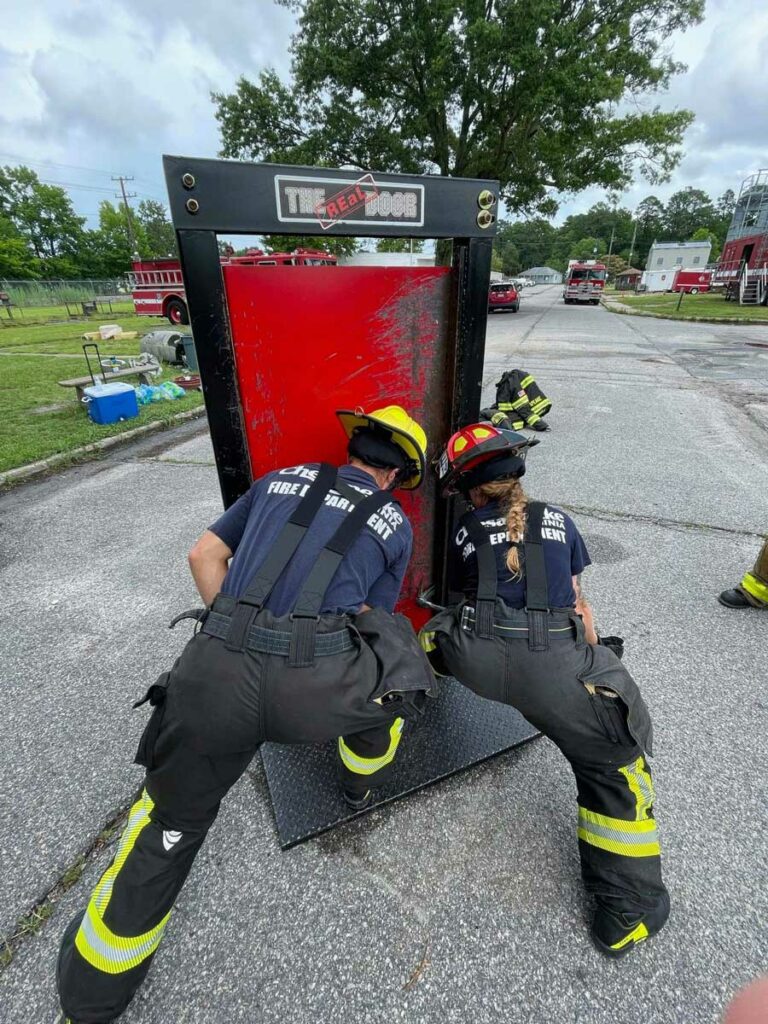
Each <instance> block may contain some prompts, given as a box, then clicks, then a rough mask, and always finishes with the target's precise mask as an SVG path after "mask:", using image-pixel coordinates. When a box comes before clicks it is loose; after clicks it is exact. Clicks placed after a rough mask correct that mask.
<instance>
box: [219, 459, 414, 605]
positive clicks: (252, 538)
mask: <svg viewBox="0 0 768 1024" xmlns="http://www.w3.org/2000/svg"><path fill="white" fill-rule="evenodd" d="M317 470H318V464H317V463H309V464H307V465H301V466H289V467H288V468H287V469H278V470H275V471H274V472H272V473H267V474H266V476H263V477H261V478H260V479H259V480H257V481H256V482H255V483H254V484H252V486H251V488H250V490H248V491H247V492H246V493H245V494H244V495H243V496H242V497H241V498H239V499H238V500H237V501H236V502H235V503H234V505H232V506H231V507H230V508H228V509H227V511H226V512H225V513H224V515H223V516H221V518H220V519H217V520H216V522H215V523H214V524H213V525H212V526H210V527H209V529H210V530H211V531H212V532H213V533H215V534H216V536H217V537H219V538H220V539H221V540H223V541H224V543H225V544H226V545H227V547H228V548H230V549H231V550H232V551H233V552H234V557H233V559H232V561H231V562H230V564H229V571H228V572H227V575H226V577H225V578H224V583H223V584H222V587H221V592H222V593H223V594H229V595H231V596H233V597H239V596H240V595H241V594H242V593H243V592H244V591H245V590H246V588H247V586H248V584H249V583H250V581H251V579H252V577H253V575H254V573H255V572H256V570H257V569H258V568H259V566H260V565H261V564H262V562H263V561H264V559H265V558H266V556H267V554H268V553H269V551H270V550H271V548H272V546H273V544H274V543H275V541H276V540H277V537H278V535H279V533H280V531H281V530H282V528H283V526H285V524H286V522H287V521H288V520H289V519H290V517H291V515H292V514H293V511H294V509H295V508H296V506H297V505H298V504H299V501H300V500H301V498H302V497H303V496H304V494H305V493H306V491H307V489H308V488H309V485H310V483H311V482H312V481H313V480H314V479H315V477H316V476H317ZM339 473H340V476H341V479H342V480H343V481H344V482H345V483H346V484H348V485H349V486H350V487H353V488H354V489H355V490H356V491H359V492H360V493H361V495H367V494H371V493H373V491H375V490H377V488H376V481H375V480H374V479H373V477H372V476H370V474H368V473H366V472H365V471H364V470H362V469H359V468H358V467H357V466H342V467H341V469H340V470H339ZM350 510H351V505H350V502H349V501H347V499H346V498H344V497H343V496H342V495H340V494H339V493H338V492H336V491H331V493H330V494H329V495H328V496H327V497H326V499H325V503H324V505H322V506H321V507H320V510H319V512H318V513H317V515H316V516H315V520H314V522H313V524H312V526H311V527H310V529H309V530H308V531H307V533H306V534H305V536H304V539H303V540H302V542H301V544H300V545H299V547H298V548H297V550H296V552H295V553H294V555H293V558H292V559H291V561H290V562H289V563H288V567H287V569H286V570H285V572H284V573H283V576H282V577H281V579H279V580H278V582H277V583H276V584H275V587H274V590H273V591H272V593H271V595H270V597H269V599H268V600H267V604H266V606H267V608H269V610H270V611H271V612H273V613H274V614H275V615H285V614H287V613H288V612H290V611H291V610H292V609H293V607H294V605H295V603H296V599H297V598H298V596H299V594H300V592H301V588H302V586H303V584H304V581H305V580H306V578H307V576H308V575H309V572H310V570H311V569H312V566H313V565H314V563H315V560H316V559H317V556H318V555H319V554H320V551H321V550H322V548H323V547H324V546H325V545H326V544H327V543H328V541H329V540H330V539H331V537H332V536H333V535H334V533H335V532H336V530H337V529H338V528H339V526H340V525H341V523H342V522H343V520H344V517H345V516H346V515H347V513H348V512H349V511H350ZM412 547H413V532H412V530H411V524H410V523H409V522H408V520H407V519H406V517H405V514H404V512H403V510H402V508H401V507H400V505H399V504H398V503H397V501H395V500H394V499H393V500H392V501H390V502H389V503H388V504H386V505H385V506H384V507H383V508H382V509H380V511H379V512H376V513H374V515H372V516H371V517H370V519H369V520H368V522H367V523H366V525H365V527H364V528H363V531H362V533H361V534H360V535H359V536H358V537H357V539H356V540H355V541H354V542H353V544H352V547H351V548H350V549H349V551H348V552H347V554H346V555H345V556H344V558H343V560H342V562H341V565H340V566H339V568H338V569H337V570H336V575H335V576H334V577H333V580H332V581H331V584H330V586H329V587H328V590H327V591H326V594H325V600H324V602H323V607H322V609H321V610H322V611H323V612H331V613H334V614H335V613H341V612H349V613H354V612H357V611H359V610H360V606H361V605H362V604H367V605H370V606H371V607H372V608H373V607H378V608H385V609H386V610H387V611H390V612H391V611H392V609H393V608H394V606H395V602H396V601H397V598H398V596H399V594H400V587H401V586H402V582H403V576H404V575H405V570H406V567H407V565H408V560H409V559H410V557H411V548H412Z"/></svg>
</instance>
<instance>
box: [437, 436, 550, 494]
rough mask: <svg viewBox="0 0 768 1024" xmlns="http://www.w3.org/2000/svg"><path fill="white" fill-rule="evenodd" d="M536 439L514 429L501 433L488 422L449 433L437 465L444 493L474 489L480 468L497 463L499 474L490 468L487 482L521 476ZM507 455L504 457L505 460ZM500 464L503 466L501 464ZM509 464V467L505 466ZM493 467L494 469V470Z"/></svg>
mask: <svg viewBox="0 0 768 1024" xmlns="http://www.w3.org/2000/svg"><path fill="white" fill-rule="evenodd" d="M538 443H539V441H538V438H532V437H526V436H525V434H518V433H517V432H516V431H514V430H500V429H499V428H497V427H494V426H493V425H492V424H490V423H470V424H469V426H467V427H462V428H461V430H457V431H456V433H455V434H452V435H451V437H450V438H449V439H448V443H447V444H446V446H445V449H444V450H443V452H442V453H441V455H440V457H439V459H438V460H437V463H436V469H437V476H438V479H439V480H440V483H441V484H442V485H443V489H444V493H445V494H455V493H456V492H457V491H464V490H466V489H467V487H466V486H462V483H464V484H468V486H470V487H472V486H475V483H477V482H480V481H479V480H477V481H475V480H474V478H475V477H477V476H478V474H477V473H476V472H475V471H476V470H477V469H478V467H479V466H482V465H483V464H484V463H487V462H490V461H491V460H493V461H494V462H495V461H496V460H499V462H498V470H499V472H498V474H495V473H492V471H491V470H490V467H489V472H488V473H487V474H482V475H483V476H487V478H488V479H492V478H494V477H496V478H498V479H501V478H504V477H514V476H522V474H523V472H524V471H525V454H526V449H528V448H530V447H532V446H533V445H535V444H538ZM505 456H506V458H504V457H505ZM502 463H503V464H502ZM507 463H509V465H507ZM494 468H496V467H494Z"/></svg>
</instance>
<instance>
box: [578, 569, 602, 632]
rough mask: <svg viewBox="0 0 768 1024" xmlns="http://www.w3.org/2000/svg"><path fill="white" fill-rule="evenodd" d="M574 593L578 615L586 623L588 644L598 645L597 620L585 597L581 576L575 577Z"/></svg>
mask: <svg viewBox="0 0 768 1024" xmlns="http://www.w3.org/2000/svg"><path fill="white" fill-rule="evenodd" d="M573 591H574V593H575V594H576V614H577V615H580V616H581V618H582V620H583V622H584V632H585V636H586V641H587V643H588V644H596V643H597V632H596V631H595V620H594V618H593V617H592V606H591V605H590V603H589V601H588V600H587V599H586V597H584V592H583V591H582V589H581V576H574V577H573Z"/></svg>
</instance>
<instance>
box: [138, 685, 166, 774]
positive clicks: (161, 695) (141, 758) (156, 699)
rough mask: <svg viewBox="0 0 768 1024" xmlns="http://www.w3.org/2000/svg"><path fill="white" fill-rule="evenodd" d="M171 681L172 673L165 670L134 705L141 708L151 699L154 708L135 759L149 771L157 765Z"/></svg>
mask: <svg viewBox="0 0 768 1024" xmlns="http://www.w3.org/2000/svg"><path fill="white" fill-rule="evenodd" d="M170 681H171V673H170V672H163V673H162V675H160V676H158V677H157V679H156V680H155V682H154V683H152V685H151V686H150V687H149V689H148V690H147V692H146V693H145V694H144V696H143V697H142V699H141V700H137V701H136V703H135V704H134V705H133V706H134V708H140V707H141V705H142V704H146V703H147V701H149V703H150V704H151V705H152V708H153V709H154V710H153V711H152V715H151V717H150V719H149V721H148V722H147V725H146V727H145V729H144V732H143V733H142V734H141V739H140V740H139V746H138V749H137V751H136V757H134V759H133V760H134V763H135V764H140V765H143V766H144V767H145V768H146V769H147V771H151V770H152V769H153V768H154V766H155V744H156V743H157V737H158V735H159V733H160V726H161V725H162V724H163V717H164V715H165V700H166V696H167V692H168V684H169V683H170Z"/></svg>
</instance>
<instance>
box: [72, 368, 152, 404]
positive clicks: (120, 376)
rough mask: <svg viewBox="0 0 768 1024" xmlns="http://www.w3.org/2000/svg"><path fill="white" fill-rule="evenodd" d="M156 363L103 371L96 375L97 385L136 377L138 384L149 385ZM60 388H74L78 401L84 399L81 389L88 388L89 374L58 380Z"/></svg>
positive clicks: (90, 380)
mask: <svg viewBox="0 0 768 1024" xmlns="http://www.w3.org/2000/svg"><path fill="white" fill-rule="evenodd" d="M158 369H159V367H158V365H157V363H137V364H136V365H135V366H128V367H125V368H124V369H122V370H103V371H102V372H101V373H98V374H96V375H95V376H96V383H97V384H108V383H109V381H111V380H124V379H125V378H126V377H137V378H138V382H139V384H150V383H151V382H152V377H153V376H155V375H156V374H157V372H158ZM58 383H59V386H60V387H62V388H76V389H77V390H76V394H77V397H78V400H80V399H83V398H85V394H84V392H83V388H87V387H90V386H91V385H92V384H93V380H92V378H91V375H90V374H87V375H86V376H85V377H72V378H71V379H70V380H60V381H59V382H58Z"/></svg>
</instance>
